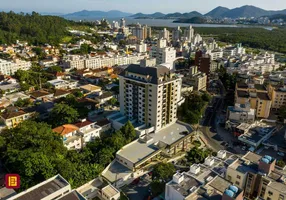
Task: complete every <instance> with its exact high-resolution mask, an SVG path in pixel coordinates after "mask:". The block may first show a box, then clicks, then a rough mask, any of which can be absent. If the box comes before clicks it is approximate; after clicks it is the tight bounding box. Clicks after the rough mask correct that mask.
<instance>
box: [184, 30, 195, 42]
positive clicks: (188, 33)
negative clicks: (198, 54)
mask: <svg viewBox="0 0 286 200" xmlns="http://www.w3.org/2000/svg"><path fill="white" fill-rule="evenodd" d="M194 33H195V31H194V29H193V27H192V26H189V27H188V28H186V30H185V38H186V40H187V41H188V42H191V41H193V38H194Z"/></svg>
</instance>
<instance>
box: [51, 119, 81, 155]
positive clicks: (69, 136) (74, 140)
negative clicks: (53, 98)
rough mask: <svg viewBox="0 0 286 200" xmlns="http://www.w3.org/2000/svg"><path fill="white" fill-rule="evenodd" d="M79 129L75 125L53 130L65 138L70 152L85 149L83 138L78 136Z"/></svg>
mask: <svg viewBox="0 0 286 200" xmlns="http://www.w3.org/2000/svg"><path fill="white" fill-rule="evenodd" d="M78 130H79V128H78V127H77V126H75V125H73V124H65V125H62V126H59V127H56V128H54V129H53V131H54V132H55V133H58V134H60V135H61V136H62V137H63V143H64V146H65V147H66V148H67V149H68V150H79V149H81V148H82V147H83V140H82V137H81V136H80V135H79V134H78Z"/></svg>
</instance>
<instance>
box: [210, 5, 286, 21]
mask: <svg viewBox="0 0 286 200" xmlns="http://www.w3.org/2000/svg"><path fill="white" fill-rule="evenodd" d="M276 14H286V10H278V11H273V10H264V9H261V8H258V7H255V6H250V5H245V6H242V7H238V8H234V9H228V8H224V7H217V8H215V9H214V10H212V11H210V12H209V13H207V14H205V16H210V17H213V18H223V17H228V18H233V19H235V18H240V17H262V16H270V15H276Z"/></svg>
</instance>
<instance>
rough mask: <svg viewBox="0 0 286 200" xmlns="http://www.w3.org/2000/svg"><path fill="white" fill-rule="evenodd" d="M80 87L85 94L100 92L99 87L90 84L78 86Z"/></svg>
mask: <svg viewBox="0 0 286 200" xmlns="http://www.w3.org/2000/svg"><path fill="white" fill-rule="evenodd" d="M80 89H81V90H83V92H84V94H85V95H88V94H91V93H100V92H101V87H99V86H96V85H92V84H88V85H83V86H80Z"/></svg>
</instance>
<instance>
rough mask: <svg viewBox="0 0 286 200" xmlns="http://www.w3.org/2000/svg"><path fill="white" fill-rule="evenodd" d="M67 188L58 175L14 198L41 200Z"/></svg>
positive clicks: (16, 199)
mask: <svg viewBox="0 0 286 200" xmlns="http://www.w3.org/2000/svg"><path fill="white" fill-rule="evenodd" d="M66 186H69V183H68V182H67V181H66V180H64V179H63V178H62V177H61V176H60V175H57V176H55V177H53V178H50V179H48V180H47V181H44V182H42V183H40V184H38V185H35V186H34V187H31V188H29V189H28V190H25V191H23V192H21V193H19V194H17V195H16V196H15V198H13V199H15V200H39V199H43V198H45V197H47V196H49V195H51V194H53V193H55V192H57V191H58V190H60V189H62V188H64V187H66Z"/></svg>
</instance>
